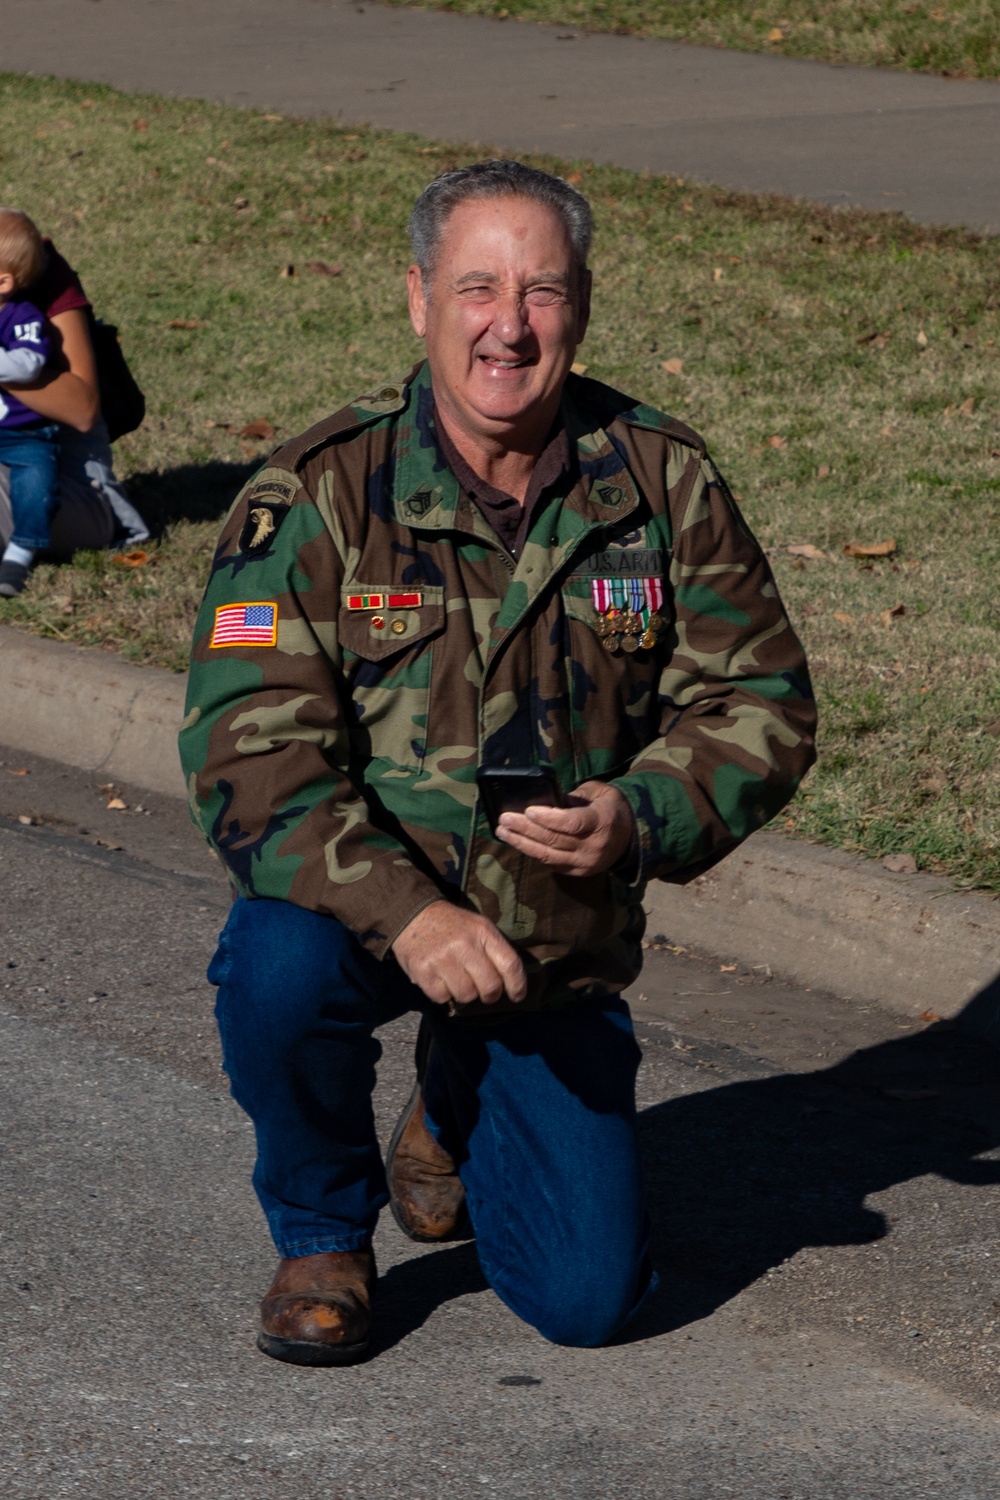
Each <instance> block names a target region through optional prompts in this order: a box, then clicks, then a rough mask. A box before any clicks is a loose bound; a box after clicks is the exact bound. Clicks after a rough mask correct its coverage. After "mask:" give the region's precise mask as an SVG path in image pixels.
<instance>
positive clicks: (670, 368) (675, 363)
mask: <svg viewBox="0 0 1000 1500" xmlns="http://www.w3.org/2000/svg"><path fill="white" fill-rule="evenodd" d="M660 369H661V370H666V372H667V374H668V375H679V374H680V373H681V371H682V370H683V369H684V361H683V360H682V359H661V360H660Z"/></svg>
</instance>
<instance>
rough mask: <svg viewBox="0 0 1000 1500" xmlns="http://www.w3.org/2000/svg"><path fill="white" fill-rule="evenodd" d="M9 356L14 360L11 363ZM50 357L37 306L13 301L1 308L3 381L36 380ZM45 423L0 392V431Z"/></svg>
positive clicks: (0, 372)
mask: <svg viewBox="0 0 1000 1500" xmlns="http://www.w3.org/2000/svg"><path fill="white" fill-rule="evenodd" d="M7 355H13V356H14V358H13V359H12V360H9V359H7V358H6V357H5V356H7ZM48 357H49V340H48V336H47V334H46V332H45V319H44V317H43V316H42V314H41V313H40V312H39V311H38V308H37V307H36V306H35V304H34V303H33V302H24V301H20V302H16V301H11V302H5V303H4V304H3V305H2V306H0V381H2V380H13V379H17V380H21V381H28V380H34V378H35V376H36V375H37V374H39V372H40V371H41V369H42V366H43V365H44V364H45V361H46V360H47V359H48ZM42 422H44V418H43V417H40V416H39V415H38V413H37V412H36V411H32V410H31V408H30V406H25V404H24V402H23V401H19V400H18V398H17V396H16V395H14V394H13V392H12V391H6V390H0V430H2V429H5V428H7V429H9V428H12V427H13V428H16V427H27V426H30V425H31V424H32V423H35V424H41V423H42Z"/></svg>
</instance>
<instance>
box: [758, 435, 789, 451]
mask: <svg viewBox="0 0 1000 1500" xmlns="http://www.w3.org/2000/svg"><path fill="white" fill-rule="evenodd" d="M764 446H765V448H787V447H788V439H787V438H785V437H782V436H781V434H780V432H773V433H772V434H771V436H770V437H769V438H767V439H765V442H764Z"/></svg>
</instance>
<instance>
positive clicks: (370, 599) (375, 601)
mask: <svg viewBox="0 0 1000 1500" xmlns="http://www.w3.org/2000/svg"><path fill="white" fill-rule="evenodd" d="M423 602H424V596H423V594H422V593H421V591H420V590H419V589H410V590H408V591H407V592H405V593H399V594H348V596H347V608H348V609H419V608H420V607H421V605H422V604H423Z"/></svg>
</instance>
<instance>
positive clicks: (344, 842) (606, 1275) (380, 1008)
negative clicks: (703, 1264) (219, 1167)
mask: <svg viewBox="0 0 1000 1500" xmlns="http://www.w3.org/2000/svg"><path fill="white" fill-rule="evenodd" d="M410 232H411V237H412V240H413V250H414V261H415V264H414V265H412V266H411V267H410V270H409V273H408V274H409V298H410V318H411V320H412V323H413V327H414V329H415V330H416V332H417V334H418V335H419V337H421V338H422V339H424V340H425V342H426V355H427V357H426V360H425V361H423V362H421V363H420V364H418V365H417V366H416V368H415V369H414V370H412V371H411V372H410V374H409V375H407V376H406V377H405V379H403V380H401V381H399V382H389V383H387V384H385V385H383V386H378V387H376V388H375V389H374V390H372V391H371V392H370V393H369V394H367V395H365V396H362V397H360V398H359V399H358V400H356V401H354V402H352V403H351V404H350V405H349V406H346V407H344V408H343V409H342V410H341V411H339V412H337V413H336V414H335V415H334V416H332V417H330V418H328V419H327V420H326V421H323V422H320V423H319V424H318V425H317V426H315V427H313V428H312V429H311V430H310V431H309V432H307V433H305V434H304V435H303V436H302V437H299V438H296V439H295V440H294V441H292V442H290V443H287V444H286V445H285V446H284V447H282V448H280V449H279V450H278V451H277V452H276V453H275V454H274V455H273V457H272V458H271V460H270V461H269V463H268V464H267V466H266V467H265V468H264V469H262V470H261V471H260V473H258V474H257V475H256V477H255V478H254V479H253V480H252V481H251V482H250V483H249V484H248V486H247V487H246V489H245V491H244V492H243V494H242V495H241V496H240V498H239V499H238V501H237V502H236V505H235V506H234V508H233V510H232V511H231V513H230V515H229V518H228V520H227V521H226V524H225V527H224V530H223V533H222V540H221V543H220V546H219V548H218V551H217V553H216V556H215V560H214V563H213V569H212V577H211V581H210V582H209V585H208V590H207V593H206V595H205V601H204V605H203V607H202V611H201V614H200V616H199V619H198V625H197V629H196V634H195V642H194V648H193V658H192V668H191V679H190V684H191V685H190V694H189V702H188V714H187V717H186V719H185V725H184V729H183V731H182V734H181V752H182V758H183V762H184V767H185V771H186V774H187V777H188V782H189V787H190V792H191V800H192V806H193V807H194V809H195V815H196V817H197V819H198V821H199V822H200V825H201V827H202V829H203V830H204V833H205V835H206V837H207V838H208V839H209V840H210V842H211V843H212V845H213V846H214V847H215V848H216V849H217V850H218V852H219V854H220V856H221V857H222V859H223V860H224V861H225V863H226V865H227V867H228V869H229V871H230V873H231V876H232V879H233V883H234V886H235V888H236V891H237V899H236V901H235V904H234V906H233V910H232V915H231V917H230V919H229V922H228V923H227V925H226V928H225V931H224V932H223V934H222V937H221V939H220V943H219V949H218V952H217V954H216V956H215V959H214V960H213V963H212V967H211V970H210V978H211V979H212V981H213V982H214V983H215V984H216V985H217V986H218V1006H217V1016H218V1021H219V1027H220V1031H221V1035H222V1045H223V1052H224V1059H225V1066H226V1070H227V1072H228V1075H229V1078H230V1080H231V1083H232V1090H233V1094H234V1096H235V1098H236V1099H237V1100H238V1101H239V1103H240V1104H241V1105H242V1106H243V1108H244V1109H245V1110H246V1111H247V1113H248V1114H249V1116H250V1118H251V1119H252V1121H253V1124H254V1127H255V1130H256V1137H257V1164H256V1169H255V1172H254V1186H255V1188H256V1190H257V1194H258V1197H259V1199H260V1202H261V1205H262V1207H263V1209H264V1212H265V1214H266V1215H267V1220H268V1224H269V1226H270V1230H271V1234H272V1236H273V1239H274V1242H275V1245H276V1247H277V1250H278V1254H279V1256H280V1257H281V1260H280V1263H279V1266H278V1270H277V1273H276V1275H275V1278H274V1282H273V1284H272V1286H271V1287H270V1289H269V1291H268V1292H267V1294H266V1296H265V1298H264V1301H263V1303H262V1307H261V1311H262V1328H261V1333H260V1337H259V1340H258V1342H259V1346H260V1348H261V1349H262V1350H263V1351H264V1352H265V1353H266V1354H270V1355H272V1356H274V1357H275V1358H277V1359H283V1360H289V1361H293V1362H296V1363H300V1364H346V1363H349V1362H351V1361H353V1360H356V1359H359V1358H361V1357H362V1356H363V1355H364V1353H365V1351H366V1348H367V1344H368V1332H369V1321H370V1315H371V1305H372V1297H373V1293H374V1291H375V1280H376V1275H375V1263H374V1259H373V1256H372V1250H371V1243H372V1235H373V1232H374V1229H375V1224H376V1221H377V1219H378V1215H379V1212H380V1211H381V1209H382V1208H383V1207H385V1206H386V1204H387V1203H391V1206H392V1209H393V1212H394V1214H395V1217H396V1220H397V1222H398V1223H399V1225H400V1227H401V1228H402V1229H403V1230H404V1231H405V1232H406V1233H407V1234H409V1235H411V1237H412V1238H414V1239H417V1240H425V1241H444V1240H448V1239H452V1238H457V1237H460V1236H467V1235H475V1238H476V1241H477V1249H478V1253H479V1258H480V1261H481V1263H482V1268H483V1272H484V1274H485V1276H486V1277H487V1279H488V1281H489V1282H490V1285H491V1286H492V1287H493V1288H494V1290H495V1291H496V1293H497V1294H498V1296H500V1297H501V1298H502V1299H503V1301H504V1302H506V1303H507V1305H508V1306H509V1307H511V1308H512V1309H513V1310H514V1311H515V1312H516V1313H517V1314H518V1315H519V1316H520V1317H521V1318H524V1319H525V1320H527V1321H528V1322H529V1323H531V1324H532V1325H533V1326H534V1327H535V1328H537V1329H538V1331H539V1332H540V1333H541V1334H543V1335H544V1337H546V1338H547V1339H551V1340H553V1341H555V1342H557V1343H563V1344H572V1345H597V1344H601V1343H604V1342H605V1341H607V1340H608V1339H610V1338H611V1337H612V1336H613V1335H614V1334H615V1333H616V1332H617V1331H618V1329H620V1328H621V1327H622V1326H623V1324H624V1323H625V1322H626V1321H627V1319H628V1318H629V1317H630V1316H631V1314H632V1313H633V1312H634V1311H635V1309H636V1308H637V1307H638V1306H639V1304H640V1303H641V1302H642V1300H643V1298H644V1297H645V1296H646V1294H647V1293H648V1291H649V1290H650V1287H651V1285H652V1283H653V1280H654V1273H653V1270H652V1267H651V1265H650V1261H649V1255H648V1249H647V1238H648V1232H647V1219H646V1211H645V1206H644V1203H643V1196H642V1187H641V1180H640V1170H639V1158H638V1146H637V1136H636V1115H635V1076H636V1069H637V1065H638V1062H639V1049H638V1047H637V1045H636V1042H635V1039H634V1036H633V1032H632V1025H631V1021H630V1018H629V1012H628V1007H627V1005H626V1004H625V1002H624V1001H623V1000H622V999H621V991H622V990H623V989H624V988H625V987H626V986H627V985H629V984H631V983H632V982H633V980H634V979H635V978H636V976H637V975H638V973H639V969H640V965H641V938H642V932H643V908H642V897H643V891H644V889H645V886H646V883H647V882H648V881H649V880H650V879H651V878H660V879H663V878H666V879H670V878H688V877H689V876H690V875H691V874H692V873H694V872H696V871H697V870H698V869H705V868H707V867H708V866H709V865H711V864H712V863H713V862H714V861H716V860H718V859H720V858H721V857H722V856H723V855H724V854H726V853H727V852H728V851H729V850H731V849H732V848H734V846H735V845H736V844H738V843H739V841H740V840H741V839H744V838H746V836H747V835H748V834H749V833H752V832H753V831H754V830H755V829H757V828H759V827H760V826H761V825H762V824H763V823H766V822H767V821H768V819H769V818H771V817H773V816H774V814H775V813H776V812H777V811H778V810H779V809H780V808H781V807H782V806H783V805H784V803H785V802H786V801H787V800H788V798H789V797H790V796H791V794H792V792H793V791H794V789H795V787H796V786H797V784H798V782H799V780H800V778H801V777H802V775H803V773H804V772H805V771H806V770H807V769H808V767H809V765H810V763H811V761H812V758H813V739H812V736H813V729H814V710H813V703H812V694H811V691H810V686H809V678H808V674H807V670H806V664H805V661H804V658H803V654H802V650H801V647H800V646H799V643H798V641H797V639H796V637H795V634H794V632H793V631H792V628H791V626H790V625H789V622H788V619H787V617H786V615H785V613H784V610H783V608H782V605H781V601H780V599H779V597H778V594H777V590H776V588H775V585H774V580H773V578H772V577H771V573H770V570H769V568H768V566H767V563H766V561H765V559H764V557H763V556H762V554H761V551H760V548H759V547H758V545H757V543H756V542H755V541H754V538H753V537H752V536H751V534H750V532H749V531H748V529H747V527H746V525H745V523H744V522H743V520H742V518H741V517H740V515H739V513H738V511H737V509H736V507H735V505H734V503H733V500H732V497H731V495H730V494H729V491H728V490H727V488H726V485H725V483H724V482H723V480H722V479H721V477H720V476H719V474H718V472H717V470H716V469H715V468H714V466H713V464H712V462H711V460H710V459H709V458H708V457H707V455H706V451H705V446H704V443H703V442H702V440H701V438H700V437H699V436H698V435H697V434H696V433H695V432H693V431H692V430H691V429H690V428H688V427H685V426H684V425H683V424H681V423H679V422H675V421H673V420H672V419H671V418H670V417H668V416H665V415H664V414H663V413H662V412H659V411H656V410H654V409H652V408H651V407H648V406H645V405H643V404H642V403H641V402H638V401H636V400H634V399H633V398H631V397H629V396H626V395H623V394H622V393H620V392H619V391H616V390H612V389H611V388H610V387H608V386H605V385H601V384H600V383H598V382H597V381H594V380H587V379H584V378H582V377H579V376H576V375H574V374H572V373H571V366H572V364H573V361H574V356H575V353H576V349H577V346H578V344H579V343H580V341H581V339H582V338H583V336H584V332H585V330H586V327H587V320H588V315H589V311H590V291H591V279H590V273H589V271H588V270H587V254H588V250H589V245H590V237H591V215H590V210H589V207H588V205H587V202H586V200H585V199H584V198H583V197H582V196H581V194H580V193H578V192H577V191H576V190H575V189H574V188H572V187H571V186H569V185H568V184H567V183H565V182H563V181H561V180H560V179H559V178H556V177H552V176H549V175H548V174H546V173H544V172H539V171H535V170H534V169H532V168H529V167H526V166H523V165H522V164H520V163H518V162H510V161H489V162H483V163H480V164H479V165H477V166H473V167H468V168H463V169H461V170H458V171H453V172H446V173H444V174H443V175H442V176H440V177H438V178H436V179H435V181H433V182H432V183H431V184H430V185H429V187H428V188H427V189H426V190H425V191H424V193H423V194H422V196H421V197H420V199H419V201H418V202H417V205H416V207H415V208H414V211H413V215H412V218H411V221H410ZM477 773H478V775H479V779H478V780H477ZM536 786H537V787H538V788H539V790H538V791H537V792H535V791H533V790H532V789H533V788H534V787H536ZM410 1010H412V1011H417V1012H419V1013H420V1016H421V1023H420V1033H419V1041H418V1046H417V1080H416V1087H415V1089H414V1092H413V1096H412V1098H411V1099H410V1102H409V1104H408V1106H407V1108H406V1110H405V1111H404V1114H403V1117H402V1119H401V1120H400V1122H399V1125H398V1126H397V1129H396V1133H395V1135H394V1137H393V1140H392V1143H391V1146H390V1149H389V1153H388V1161H387V1163H386V1164H385V1165H383V1161H382V1156H381V1153H380V1151H379V1146H378V1142H377V1140H376V1136H375V1130H374V1124H373V1116H372V1103H371V1099H372V1090H373V1087H374V1083H375V1065H376V1062H377V1061H378V1058H379V1055H380V1048H379V1044H378V1042H377V1041H376V1039H375V1035H374V1033H375V1031H376V1028H377V1027H378V1026H379V1025H380V1024H382V1023H383V1022H385V1021H387V1020H389V1019H392V1018H393V1017H396V1016H399V1015H401V1014H402V1013H403V1012H405V1011H410Z"/></svg>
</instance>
